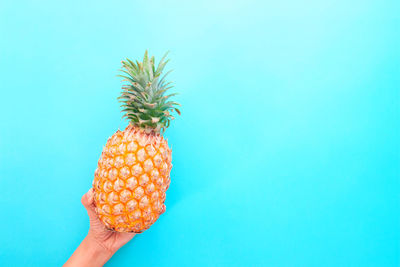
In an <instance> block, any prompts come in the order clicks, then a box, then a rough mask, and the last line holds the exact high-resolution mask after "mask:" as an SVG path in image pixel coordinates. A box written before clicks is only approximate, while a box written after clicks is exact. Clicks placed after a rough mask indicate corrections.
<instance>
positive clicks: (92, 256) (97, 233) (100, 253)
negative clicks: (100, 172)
mask: <svg viewBox="0 0 400 267" xmlns="http://www.w3.org/2000/svg"><path fill="white" fill-rule="evenodd" d="M81 202H82V204H83V206H84V207H85V208H86V210H87V213H88V215H89V221H90V228H89V232H88V234H87V236H86V237H85V239H84V240H83V241H82V243H81V244H80V245H79V247H78V248H77V249H76V250H75V252H74V254H72V256H71V258H69V260H68V261H67V262H66V263H65V265H64V266H65V267H68V266H93V267H97V266H103V265H104V264H105V263H106V262H107V261H108V260H109V259H110V258H111V257H112V255H114V253H115V252H116V251H117V250H118V249H120V248H121V247H122V246H123V245H125V244H126V243H128V242H129V241H130V240H131V239H132V238H133V237H134V236H135V234H134V233H118V232H112V231H109V230H108V229H107V228H106V227H105V226H104V224H103V223H102V222H101V221H100V220H99V217H98V216H97V214H96V211H95V205H94V198H93V189H90V190H89V191H88V192H87V193H86V194H84V195H83V197H82V199H81Z"/></svg>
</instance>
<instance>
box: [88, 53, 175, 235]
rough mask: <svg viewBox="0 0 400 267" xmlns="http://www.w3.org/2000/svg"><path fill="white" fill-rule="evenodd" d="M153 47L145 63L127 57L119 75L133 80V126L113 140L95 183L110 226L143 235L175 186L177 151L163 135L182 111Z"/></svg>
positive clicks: (129, 111)
mask: <svg viewBox="0 0 400 267" xmlns="http://www.w3.org/2000/svg"><path fill="white" fill-rule="evenodd" d="M165 58H166V55H165V56H164V57H163V58H162V59H161V61H160V63H159V64H158V66H157V68H156V67H155V64H154V57H151V58H149V57H148V54H147V51H146V52H145V54H144V58H143V62H138V61H136V63H134V62H132V61H131V60H129V59H127V60H126V61H122V64H123V66H122V72H124V75H119V76H120V77H123V78H124V81H126V82H127V84H126V85H124V86H123V87H122V89H123V90H122V94H121V96H120V97H119V99H120V101H121V102H122V103H123V105H122V107H123V108H124V109H123V112H125V115H124V117H127V118H128V119H129V121H130V124H129V126H128V127H126V129H125V130H124V131H122V132H121V131H119V130H118V131H117V132H116V133H115V134H114V135H113V136H112V137H111V138H109V139H108V141H107V144H106V146H105V147H104V149H103V152H102V154H101V157H100V159H99V162H98V167H97V169H96V171H95V177H94V181H93V188H94V197H95V198H94V199H95V205H96V212H97V214H98V216H99V218H100V220H101V221H102V222H103V223H104V224H105V226H106V227H107V228H108V229H111V230H114V231H117V232H135V233H140V232H143V231H144V230H146V229H148V228H149V227H150V226H151V225H152V224H153V223H154V222H155V221H156V220H157V219H158V217H159V216H160V215H161V214H162V213H163V212H164V211H165V205H164V201H165V192H166V190H167V189H168V187H169V184H170V176H169V174H170V171H171V168H172V164H171V150H170V149H169V147H168V144H167V141H166V140H165V139H164V138H163V136H162V133H163V132H164V131H165V129H166V128H167V127H168V126H169V123H170V120H172V119H174V117H173V116H172V115H171V112H172V111H176V112H177V113H178V114H180V112H179V110H178V109H176V106H177V105H179V104H178V103H176V102H172V101H168V99H169V97H171V96H173V95H174V94H169V95H166V94H165V93H166V91H167V90H168V89H170V88H171V87H172V86H171V85H170V84H171V83H167V82H166V81H165V76H166V75H167V74H168V73H167V74H165V75H163V76H161V74H162V71H163V69H164V67H165V65H166V64H167V62H168V60H166V61H165Z"/></svg>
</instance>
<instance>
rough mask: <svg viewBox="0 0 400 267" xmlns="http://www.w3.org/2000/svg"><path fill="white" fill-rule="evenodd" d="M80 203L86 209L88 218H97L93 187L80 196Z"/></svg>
mask: <svg viewBox="0 0 400 267" xmlns="http://www.w3.org/2000/svg"><path fill="white" fill-rule="evenodd" d="M81 202H82V205H83V206H84V207H85V209H86V210H87V213H88V215H89V218H90V219H94V218H97V215H96V211H95V206H94V194H93V188H90V189H89V191H88V192H87V193H86V194H84V195H83V196H82V199H81Z"/></svg>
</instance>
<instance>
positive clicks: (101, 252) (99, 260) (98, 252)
mask: <svg viewBox="0 0 400 267" xmlns="http://www.w3.org/2000/svg"><path fill="white" fill-rule="evenodd" d="M82 244H83V245H84V247H85V250H86V251H87V255H88V257H89V258H91V260H92V261H93V263H96V264H94V265H95V266H98V264H100V265H101V266H102V265H104V264H105V263H106V262H107V261H108V260H109V259H110V258H111V257H112V256H113V255H114V253H113V252H112V251H110V250H109V249H107V248H106V247H105V246H104V245H103V244H101V243H100V242H99V241H98V240H96V239H95V238H94V237H93V236H91V235H90V234H88V235H87V236H86V237H85V239H84V240H83V242H82Z"/></svg>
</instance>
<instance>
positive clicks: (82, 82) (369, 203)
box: [0, 0, 400, 266]
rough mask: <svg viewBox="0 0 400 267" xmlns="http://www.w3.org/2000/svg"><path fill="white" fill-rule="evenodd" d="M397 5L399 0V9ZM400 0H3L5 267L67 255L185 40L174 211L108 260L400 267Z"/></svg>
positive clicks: (177, 72)
mask: <svg viewBox="0 0 400 267" xmlns="http://www.w3.org/2000/svg"><path fill="white" fill-rule="evenodd" d="M395 2H397V3H395ZM399 10H400V5H399V2H398V1H384V0H379V1H378V0H376V1H361V0H360V1H345V0H342V1H329V0H328V1H317V0H305V1H261V0H247V1H211V0H210V1H201V2H192V1H173V0H169V1H159V2H158V1H136V2H135V1H77V0H76V1H50V0H49V1H25V0H23V1H2V2H1V3H0V34H1V42H0V78H1V79H0V82H1V84H0V86H1V98H0V190H1V192H0V206H1V209H2V212H1V220H0V228H1V229H2V234H1V238H0V265H2V266H57V265H58V266H59V265H61V264H62V263H64V262H65V261H66V260H67V258H68V257H69V256H70V255H71V253H72V252H73V251H74V249H75V248H76V247H77V246H78V244H79V242H80V241H81V240H82V239H83V238H84V236H85V235H86V232H87V230H88V219H87V215H86V212H85V210H84V208H83V207H82V206H81V203H80V198H81V196H82V194H84V193H85V192H86V191H87V190H88V189H89V187H90V186H91V183H92V179H93V174H94V170H95V168H96V164H97V160H98V157H99V156H100V153H101V150H102V148H103V145H104V144H105V142H106V140H107V138H108V137H109V136H111V135H112V134H113V133H114V132H115V131H116V130H117V129H118V128H120V129H123V128H124V127H125V126H126V125H127V122H126V121H123V120H122V119H121V114H120V108H119V103H118V102H117V100H116V98H117V96H118V95H119V92H120V87H121V82H120V79H119V78H117V77H116V74H117V70H118V69H119V68H120V66H121V64H120V61H121V60H122V59H124V58H126V57H130V58H135V59H136V58H141V57H142V56H143V53H144V50H145V49H146V48H147V49H149V51H150V53H151V54H155V55H156V57H157V58H158V59H160V57H161V56H162V55H163V53H164V52H165V51H166V50H171V54H170V57H171V59H172V61H171V63H170V65H169V68H172V69H174V72H173V74H172V75H171V76H170V77H171V79H172V80H174V81H175V82H176V83H175V84H176V89H175V90H176V91H179V92H180V95H179V96H178V97H177V100H178V101H179V102H181V103H182V105H183V107H182V112H183V114H182V116H181V117H179V118H178V119H176V120H175V121H174V123H173V124H172V126H171V127H170V128H169V129H168V130H167V133H166V137H167V138H168V140H169V143H170V145H171V146H172V149H173V164H174V167H173V171H172V184H171V187H170V189H169V191H168V193H167V203H166V204H167V212H166V213H165V214H164V215H163V216H162V217H161V218H160V219H159V221H157V222H156V223H155V225H154V226H153V227H152V228H151V229H150V230H148V231H146V232H145V233H143V234H141V235H140V236H137V237H135V239H134V240H133V241H132V242H131V243H129V244H128V245H126V246H125V247H123V248H122V249H121V250H120V251H119V252H118V253H117V254H116V255H115V256H114V257H113V258H112V259H111V260H110V262H109V263H108V266H399V264H400V227H399V226H400V200H399V197H400V182H399V180H400V178H399V177H400V122H399V118H400V116H399V115H400V104H399V103H400V102H399V100H400V66H399V62H400V32H399V28H400V15H399V13H400V12H399Z"/></svg>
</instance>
